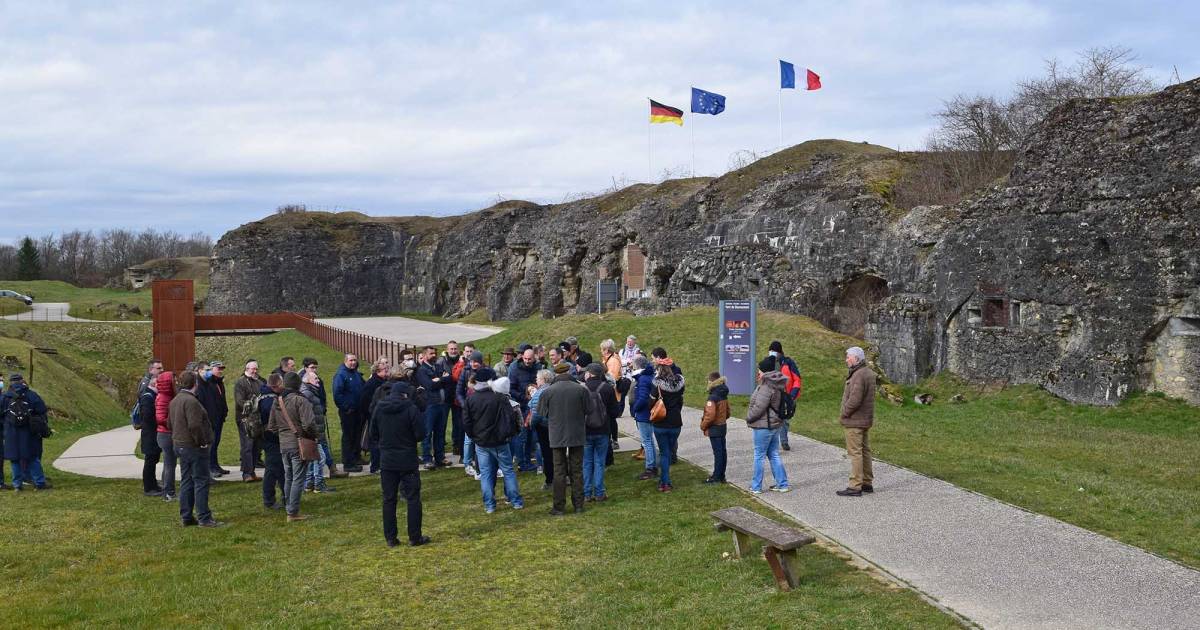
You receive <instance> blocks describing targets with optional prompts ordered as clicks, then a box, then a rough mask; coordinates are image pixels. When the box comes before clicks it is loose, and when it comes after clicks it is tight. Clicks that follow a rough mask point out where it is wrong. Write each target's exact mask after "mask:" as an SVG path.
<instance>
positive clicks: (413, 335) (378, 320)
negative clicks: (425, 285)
mask: <svg viewBox="0 0 1200 630" xmlns="http://www.w3.org/2000/svg"><path fill="white" fill-rule="evenodd" d="M317 321H318V322H320V323H322V324H328V325H330V326H334V327H336V328H341V329H343V330H350V331H354V332H358V333H362V334H364V335H372V336H375V337H379V338H381V339H390V340H392V341H398V342H400V343H407V344H411V345H414V346H426V345H429V346H440V345H443V344H445V343H446V342H447V341H451V340H454V341H457V342H459V343H462V342H464V341H474V340H476V339H483V338H484V337H491V336H492V335H494V334H496V333H498V332H500V331H502V330H504V329H503V328H496V327H493V326H476V325H473V324H439V323H437V322H427V321H424V320H420V319H409V318H407V317H336V318H330V319H318V320H317Z"/></svg>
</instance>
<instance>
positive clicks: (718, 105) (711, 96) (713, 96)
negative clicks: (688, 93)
mask: <svg viewBox="0 0 1200 630" xmlns="http://www.w3.org/2000/svg"><path fill="white" fill-rule="evenodd" d="M723 111H725V97H724V96H721V95H720V94H717V93H715V92H705V91H704V90H701V89H700V88H692V113H694V114H712V115H714V116H715V115H717V114H720V113H721V112H723Z"/></svg>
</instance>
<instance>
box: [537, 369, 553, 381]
mask: <svg viewBox="0 0 1200 630" xmlns="http://www.w3.org/2000/svg"><path fill="white" fill-rule="evenodd" d="M553 380H554V372H551V371H550V370H538V373H537V382H539V383H542V384H545V383H549V382H550V381H553Z"/></svg>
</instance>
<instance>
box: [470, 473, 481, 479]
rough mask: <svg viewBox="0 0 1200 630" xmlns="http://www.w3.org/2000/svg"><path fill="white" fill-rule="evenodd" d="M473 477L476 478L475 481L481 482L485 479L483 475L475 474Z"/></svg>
mask: <svg viewBox="0 0 1200 630" xmlns="http://www.w3.org/2000/svg"><path fill="white" fill-rule="evenodd" d="M472 476H473V477H475V481H480V480H481V479H483V475H481V474H479V473H475V474H474V475H472Z"/></svg>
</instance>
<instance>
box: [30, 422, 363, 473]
mask: <svg viewBox="0 0 1200 630" xmlns="http://www.w3.org/2000/svg"><path fill="white" fill-rule="evenodd" d="M226 429H227V431H232V437H233V439H234V440H235V441H236V440H237V429H236V428H234V427H231V426H228V425H227V426H226ZM227 437H228V433H227V434H226V435H225V436H223V438H227ZM140 438H141V432H140V431H135V430H134V429H133V427H117V428H116V429H109V430H108V431H104V432H102V433H95V434H92V435H88V436H84V437H81V438H79V439H78V440H76V442H75V443H74V444H72V445H71V446H69V447H68V448H67V450H65V451H63V454H62V455H60V456H59V457H58V459H56V460H54V467H55V468H57V469H59V470H63V471H66V472H71V473H75V474H77V475H88V476H89V477H103V478H106V479H141V478H142V461H143V460H141V459H138V457H137V456H136V455H134V454H133V453H134V449H136V448H137V444H138V440H139V439H140ZM221 467H222V468H226V469H228V470H231V471H233V472H232V473H231V474H228V475H225V476H223V477H221V478H220V479H221V481H238V482H240V481H241V480H242V476H241V475H239V474H237V470H238V468H239V465H238V464H237V463H233V464H222V465H221ZM259 470H261V469H259ZM366 474H368V473H367V472H366V469H365V468H364V469H363V472H361V473H350V476H351V477H358V476H361V475H366ZM158 475H159V478H160V479H161V478H162V464H161V463H160V464H159V465H158ZM259 476H260V477H261V476H262V475H261V474H260V475H259Z"/></svg>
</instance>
